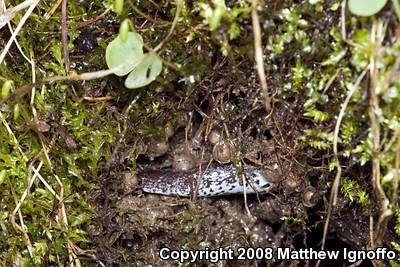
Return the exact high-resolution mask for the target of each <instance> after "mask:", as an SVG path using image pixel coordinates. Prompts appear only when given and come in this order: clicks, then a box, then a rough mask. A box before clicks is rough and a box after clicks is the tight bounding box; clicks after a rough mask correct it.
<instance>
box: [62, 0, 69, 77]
mask: <svg viewBox="0 0 400 267" xmlns="http://www.w3.org/2000/svg"><path fill="white" fill-rule="evenodd" d="M61 40H62V44H63V53H64V65H65V71H66V72H67V73H68V72H69V51H68V27H67V0H63V1H62V5H61Z"/></svg>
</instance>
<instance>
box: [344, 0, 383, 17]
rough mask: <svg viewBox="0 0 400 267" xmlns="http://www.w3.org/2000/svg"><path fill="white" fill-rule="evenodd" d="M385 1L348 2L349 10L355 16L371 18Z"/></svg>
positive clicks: (357, 0)
mask: <svg viewBox="0 0 400 267" xmlns="http://www.w3.org/2000/svg"><path fill="white" fill-rule="evenodd" d="M386 3H387V0H349V10H350V12H351V13H353V14H354V15H357V16H372V15H375V14H376V13H378V12H379V11H380V10H381V9H382V8H383V7H384V6H385V5H386Z"/></svg>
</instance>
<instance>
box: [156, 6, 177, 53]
mask: <svg viewBox="0 0 400 267" xmlns="http://www.w3.org/2000/svg"><path fill="white" fill-rule="evenodd" d="M182 5H183V1H182V0H176V11H175V17H174V20H173V21H172V26H171V29H170V30H169V32H168V34H167V36H166V37H165V38H164V40H162V41H161V43H159V44H158V45H157V46H156V48H154V52H156V51H158V50H160V49H161V47H162V46H163V45H164V44H165V43H166V42H167V41H168V39H169V38H170V37H171V35H172V34H173V33H174V29H175V27H176V24H177V23H178V19H179V14H180V13H181V10H182Z"/></svg>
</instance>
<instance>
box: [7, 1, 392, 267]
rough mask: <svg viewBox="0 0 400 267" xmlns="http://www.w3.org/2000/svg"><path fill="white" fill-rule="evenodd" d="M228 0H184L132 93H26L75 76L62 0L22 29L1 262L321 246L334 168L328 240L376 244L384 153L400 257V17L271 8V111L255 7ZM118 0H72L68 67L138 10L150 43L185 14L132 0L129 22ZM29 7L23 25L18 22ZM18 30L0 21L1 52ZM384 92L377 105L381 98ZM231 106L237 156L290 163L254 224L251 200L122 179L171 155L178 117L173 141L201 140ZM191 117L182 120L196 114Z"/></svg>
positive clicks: (135, 260) (71, 86)
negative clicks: (166, 193)
mask: <svg viewBox="0 0 400 267" xmlns="http://www.w3.org/2000/svg"><path fill="white" fill-rule="evenodd" d="M221 2H223V1H212V3H210V2H206V1H198V2H197V1H196V2H195V1H185V2H183V8H182V11H181V13H180V14H179V20H178V23H177V26H176V28H175V29H174V33H173V35H172V37H171V38H170V39H169V40H168V41H167V42H166V44H165V45H164V46H163V48H162V49H161V50H160V51H159V55H160V57H161V58H162V59H163V60H164V61H165V64H164V69H163V71H162V73H161V75H160V76H159V77H158V79H157V81H155V82H153V83H152V84H150V85H149V86H147V87H145V88H143V89H138V90H127V89H126V88H124V87H123V82H124V80H123V78H119V77H116V76H108V77H105V78H102V79H97V80H92V81H58V82H47V83H43V84H40V85H38V86H36V87H35V88H34V90H30V91H29V93H27V94H23V95H22V94H20V95H19V94H18V88H20V87H21V86H23V85H25V84H29V83H31V82H34V81H40V80H42V79H44V78H48V77H51V76H56V75H66V74H67V73H66V71H65V67H64V59H63V52H62V51H63V49H62V43H61V31H60V16H61V15H60V11H59V9H58V10H56V12H55V13H54V14H53V15H52V16H50V18H48V19H46V18H45V16H44V15H45V14H46V13H47V12H49V10H50V9H51V7H52V5H53V2H52V1H40V3H39V4H38V6H37V8H36V9H35V10H34V12H33V14H32V15H31V16H30V18H29V19H28V20H27V22H26V23H25V25H24V26H23V28H22V30H21V31H20V32H19V34H18V38H17V40H18V43H19V45H20V47H21V50H22V51H23V52H24V54H25V55H26V56H27V58H28V59H30V61H31V62H29V61H28V60H27V59H26V58H24V57H23V56H22V54H21V52H20V51H19V49H18V48H17V46H16V45H15V44H14V45H13V46H12V47H11V49H10V50H9V52H8V54H7V56H6V58H5V60H4V61H3V62H2V63H1V65H0V84H4V83H5V81H7V80H9V81H13V87H12V91H14V92H15V93H16V95H17V97H15V98H13V99H11V100H10V101H7V102H6V103H4V104H3V105H2V106H1V107H0V109H1V114H0V115H1V123H2V125H1V127H0V136H1V138H0V142H1V144H0V227H1V229H2V231H1V233H0V264H1V265H3V266H10V265H11V264H14V265H16V266H39V265H41V266H54V265H58V266H63V265H68V264H74V265H77V266H78V265H79V264H82V265H83V266H96V265H101V264H105V265H107V266H109V265H116V266H117V265H120V266H126V265H129V264H131V265H134V264H136V265H145V264H157V263H158V261H159V260H158V255H157V250H158V249H159V248H160V246H169V247H171V248H174V247H176V248H191V249H196V248H201V247H204V246H210V247H221V246H233V247H235V246H236V247H237V246H286V247H293V248H302V247H314V248H318V247H319V246H320V243H319V242H320V240H321V238H322V234H323V225H324V221H325V219H326V214H327V211H328V207H329V205H330V203H329V196H330V189H331V187H332V184H333V181H334V178H335V175H336V173H337V170H338V161H339V162H340V166H341V177H342V179H341V184H340V192H339V196H338V202H337V205H336V208H335V209H334V210H333V213H332V217H331V223H330V227H329V231H328V242H327V246H328V248H331V247H330V246H332V240H333V243H335V242H336V243H337V242H340V245H341V246H344V247H349V248H353V249H365V248H366V247H367V246H368V245H369V244H370V243H369V242H370V236H369V231H370V229H369V228H370V224H369V220H370V218H373V219H374V224H373V225H374V230H373V231H372V232H374V231H375V230H376V229H377V228H376V226H377V221H378V218H379V216H380V214H381V212H382V206H381V205H380V203H379V201H377V197H376V192H377V190H376V184H374V182H373V179H372V173H376V166H377V165H376V164H377V163H376V162H378V169H379V170H380V172H381V176H380V177H379V176H378V177H379V178H381V179H379V182H380V184H381V186H382V188H383V192H384V193H385V195H386V196H387V199H388V203H389V205H388V207H389V208H390V209H391V210H392V211H393V212H394V216H393V218H391V219H390V220H389V223H388V224H387V231H386V233H385V235H384V236H382V237H381V241H382V242H383V244H382V245H383V246H387V247H389V248H390V249H393V250H396V251H397V250H398V248H399V247H400V245H399V238H398V235H399V234H400V230H399V229H400V211H399V208H398V194H397V187H398V179H399V178H398V176H399V173H398V169H399V165H400V163H399V162H400V153H399V151H400V150H399V147H400V137H399V136H400V135H399V132H400V126H399V125H400V121H399V114H400V113H399V110H400V107H399V103H400V93H399V92H400V83H399V80H398V71H399V64H398V57H399V56H398V55H399V53H400V47H399V42H398V29H397V28H398V19H397V18H396V16H395V14H394V13H392V11H391V9H390V7H387V8H386V9H384V10H383V11H381V13H379V16H376V17H373V18H358V17H353V16H351V15H350V14H348V13H347V12H346V13H344V16H343V14H341V6H340V4H341V2H340V1H265V2H261V1H260V3H259V10H258V16H259V19H260V21H261V28H262V44H263V47H264V49H263V54H264V58H263V59H264V63H265V68H266V75H267V83H268V88H269V91H270V94H271V97H272V99H273V112H272V113H271V114H268V113H267V112H266V111H265V109H264V105H263V96H262V94H261V90H260V87H259V79H258V75H257V71H256V67H255V63H254V48H253V27H252V20H251V4H250V3H249V2H248V1H226V2H225V5H223V6H222V5H220V4H218V3H221ZM18 3H19V1H8V2H7V4H9V5H10V4H12V5H17V4H18ZM135 3H136V2H135ZM108 5H110V3H109V2H107V1H68V17H67V21H68V37H69V39H68V47H69V50H70V51H69V52H70V62H71V64H70V66H71V69H72V70H73V71H75V72H78V73H83V72H89V71H97V70H101V69H105V68H106V65H105V59H104V53H105V48H106V46H107V44H108V43H109V42H110V41H111V40H112V39H113V38H115V36H116V34H117V33H118V27H119V23H120V22H121V21H122V20H123V19H124V18H129V19H131V20H132V22H133V24H134V25H135V27H136V31H137V32H138V33H139V34H141V36H142V37H143V39H144V42H145V44H146V45H147V46H148V47H153V48H154V47H156V45H157V44H158V43H159V42H160V41H161V40H163V38H165V36H166V35H167V33H168V31H169V30H170V28H171V26H172V21H173V18H174V15H175V12H176V7H177V5H176V3H175V2H173V1H161V2H154V1H141V2H139V3H138V4H137V5H136V4H133V2H130V1H126V3H125V5H124V10H123V13H122V14H121V15H117V14H115V13H113V12H112V11H110V10H109V11H108V12H106V13H104V12H105V11H106V8H107V6H108ZM22 14H23V13H22V12H20V13H18V14H17V15H16V17H15V18H14V19H13V20H12V21H11V25H12V26H13V28H15V27H16V25H17V24H18V22H19V21H20V19H21V17H22ZM343 23H344V25H343ZM343 26H345V29H346V36H345V37H346V38H344V36H343ZM10 36H11V33H10V31H9V30H8V28H7V26H5V27H3V28H2V29H1V31H0V47H5V44H6V43H7V41H8V40H9V38H10ZM372 63H373V66H374V68H372V67H371V64H372ZM369 64H370V65H369ZM366 69H367V70H368V71H369V73H367V74H366V75H365V76H364V79H362V80H361V82H360V85H359V86H358V89H357V90H355V91H354V94H353V96H352V97H351V98H350V99H349V101H348V104H347V107H346V109H345V112H344V116H343V117H342V123H341V125H340V131H339V135H338V136H336V137H337V138H336V139H337V145H338V154H337V157H335V155H334V152H333V150H332V147H333V146H334V142H335V126H336V123H337V119H338V116H339V114H340V111H341V108H342V107H343V103H345V102H346V97H347V96H348V94H349V92H350V91H351V90H352V88H353V85H354V84H356V81H357V79H358V78H359V77H360V74H361V73H362V72H363V71H364V70H366ZM371 70H373V71H371ZM370 88H373V90H370ZM3 90H5V89H3ZM374 95H376V99H375V100H377V101H371V99H372V96H374ZM376 104H378V106H376ZM373 105H374V106H373ZM128 107H129V108H128ZM217 107H218V108H217ZM221 107H222V109H221ZM371 107H373V109H372V110H374V112H372V114H371ZM221 110H222V111H221ZM374 114H375V115H374ZM221 115H224V116H225V117H224V118H225V119H223V120H222V121H223V123H224V124H225V125H224V127H225V131H226V132H227V133H229V134H230V137H231V138H232V139H235V140H236V142H237V144H239V147H240V148H239V151H240V152H241V153H240V156H238V157H237V159H238V160H239V161H246V162H249V161H252V163H253V164H254V162H258V163H259V164H267V165H268V164H269V165H273V164H275V163H276V164H278V165H279V171H278V173H275V174H274V173H271V175H277V176H282V177H281V179H278V180H279V181H277V182H276V185H275V186H274V189H273V190H272V191H271V192H270V193H269V194H265V195H262V196H260V199H257V198H255V197H249V199H248V204H249V208H250V212H251V213H252V214H255V215H256V217H257V220H253V219H251V218H250V217H249V216H248V214H246V212H245V208H244V205H243V198H242V196H231V197H226V198H225V197H224V198H218V199H210V200H196V201H191V200H189V199H184V200H182V199H177V198H171V197H159V196H152V195H145V194H142V192H141V191H140V189H139V188H137V184H136V183H135V182H132V181H131V182H132V183H130V182H129V181H127V179H128V178H127V177H130V178H129V179H133V178H132V175H133V174H134V173H135V171H136V169H137V168H138V166H139V167H149V166H152V167H155V166H160V165H162V162H161V161H163V160H165V159H167V158H168V154H170V151H169V152H168V153H167V156H164V155H163V157H161V158H158V159H157V157H156V160H155V161H151V160H150V158H151V157H152V155H151V153H150V152H151V151H148V150H146V146H149V144H152V143H154V142H157V141H159V140H165V136H164V133H165V128H167V127H170V126H171V125H172V127H174V128H175V136H180V137H176V138H175V139H173V141H172V143H171V146H173V145H174V144H175V143H178V142H179V140H180V139H184V138H185V136H186V138H189V139H191V138H192V137H194V135H195V132H196V130H197V129H199V127H200V126H201V123H202V122H203V121H204V120H205V118H207V119H209V122H210V123H211V122H216V123H221ZM182 116H188V119H186V120H184V122H185V123H184V124H182V123H181V121H182ZM374 119H375V120H376V122H374ZM221 124H222V123H221ZM182 125H183V126H182ZM377 126H378V132H379V133H380V139H378V141H379V145H378V146H376V144H375V143H374V141H376V140H377V134H376V133H377V132H376V128H377ZM206 132H207V131H206V130H205V131H204V132H201V136H202V137H203V138H204V136H205V133H206ZM182 136H183V137H182ZM204 147H205V145H204V144H201V145H200V146H199V147H198V149H199V150H201V149H202V148H204ZM249 147H250V148H254V150H253V149H248V148H249ZM207 149H208V148H205V150H206V151H207ZM248 150H250V151H248ZM246 151H247V152H255V153H254V155H253V154H251V153H249V154H246V153H243V152H246ZM374 162H375V163H374ZM374 164H375V165H374ZM373 170H375V171H373ZM128 174H129V175H128ZM129 179H128V180H129ZM309 186H312V187H314V188H315V189H316V190H317V192H318V202H317V203H316V204H315V205H312V207H308V206H309V205H307V203H306V205H305V202H304V190H305V189H306V188H309ZM205 236H206V238H205ZM378 241H379V240H378ZM171 264H172V265H173V263H171ZM202 264H203V265H204V264H206V263H199V265H202ZM226 264H227V265H232V266H235V264H237V263H235V262H232V263H226ZM256 264H257V263H255V262H248V265H254V266H255V265H256ZM259 264H262V263H259ZM266 264H270V265H276V264H279V263H277V262H268V263H266ZM282 264H285V263H282ZM297 264H298V266H302V264H303V263H302V262H299V263H297ZM365 264H369V263H365ZM391 264H392V266H398V265H399V263H398V262H397V261H392V262H391ZM366 266H368V265H366Z"/></svg>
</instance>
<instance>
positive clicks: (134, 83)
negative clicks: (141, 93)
mask: <svg viewBox="0 0 400 267" xmlns="http://www.w3.org/2000/svg"><path fill="white" fill-rule="evenodd" d="M161 69H162V61H161V60H160V58H159V57H158V56H157V54H155V53H152V52H150V53H148V54H147V55H146V56H145V57H144V58H143V60H142V61H141V62H139V64H137V65H136V66H135V68H134V69H133V70H132V72H131V73H130V74H129V75H128V78H126V80H125V87H126V88H129V89H134V88H139V87H143V86H146V85H148V84H149V83H151V82H152V81H154V80H155V79H156V78H157V76H158V75H159V74H160V72H161Z"/></svg>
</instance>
